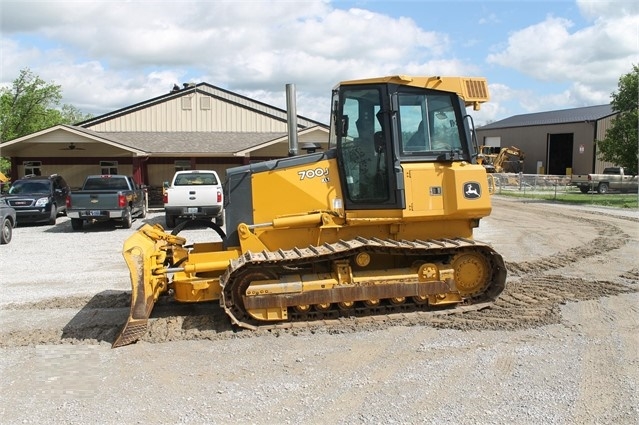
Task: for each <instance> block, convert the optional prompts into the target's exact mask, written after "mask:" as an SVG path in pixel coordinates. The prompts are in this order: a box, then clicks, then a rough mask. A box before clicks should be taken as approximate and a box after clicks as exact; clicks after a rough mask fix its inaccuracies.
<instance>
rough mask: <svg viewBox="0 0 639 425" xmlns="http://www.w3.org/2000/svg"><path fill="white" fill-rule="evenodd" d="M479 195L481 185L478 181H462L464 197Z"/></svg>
mask: <svg viewBox="0 0 639 425" xmlns="http://www.w3.org/2000/svg"><path fill="white" fill-rule="evenodd" d="M480 197H481V187H480V186H479V183H475V182H467V183H464V198H466V199H477V198H480Z"/></svg>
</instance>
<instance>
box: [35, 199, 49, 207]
mask: <svg viewBox="0 0 639 425" xmlns="http://www.w3.org/2000/svg"><path fill="white" fill-rule="evenodd" d="M48 203H49V198H40V199H38V200H37V201H36V203H35V206H36V207H44V206H46V205H47V204H48Z"/></svg>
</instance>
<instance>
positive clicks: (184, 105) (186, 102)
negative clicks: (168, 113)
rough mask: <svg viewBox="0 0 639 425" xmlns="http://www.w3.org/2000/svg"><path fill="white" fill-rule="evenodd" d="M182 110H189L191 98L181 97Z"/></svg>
mask: <svg viewBox="0 0 639 425" xmlns="http://www.w3.org/2000/svg"><path fill="white" fill-rule="evenodd" d="M182 109H183V110H190V109H191V98H190V97H187V96H185V97H183V98H182Z"/></svg>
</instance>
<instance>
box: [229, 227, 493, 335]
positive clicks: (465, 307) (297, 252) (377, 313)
mask: <svg viewBox="0 0 639 425" xmlns="http://www.w3.org/2000/svg"><path fill="white" fill-rule="evenodd" d="M464 249H473V250H475V251H477V250H482V251H484V252H485V253H486V254H487V255H486V256H487V258H488V259H489V261H490V265H491V268H492V270H493V274H492V277H491V283H490V284H489V286H488V288H487V290H486V291H484V293H482V294H479V296H477V297H475V298H473V299H467V300H465V302H464V303H463V304H461V305H456V306H454V307H453V308H450V307H449V308H441V307H438V308H437V309H432V308H429V306H428V305H424V304H415V303H412V302H406V303H404V304H401V305H392V304H379V305H376V306H361V307H359V306H358V307H357V308H353V309H347V310H340V309H338V308H337V306H332V308H331V309H330V310H327V311H309V312H304V313H301V312H296V311H294V309H289V319H288V321H286V322H277V323H272V322H262V321H257V320H255V319H254V318H252V317H250V316H249V314H248V313H247V312H246V311H245V310H244V309H243V307H242V306H241V305H239V303H237V302H235V301H234V297H233V289H234V285H236V284H237V278H238V276H239V275H240V274H241V273H242V272H243V271H245V270H250V269H253V270H259V269H264V268H266V267H268V268H269V269H276V270H277V271H278V272H280V273H283V274H285V273H286V272H287V271H288V272H289V273H290V272H291V270H292V269H294V268H296V267H301V266H308V265H311V264H313V263H319V262H327V261H335V260H338V259H340V258H346V257H349V256H352V255H356V254H357V253H359V252H364V251H366V252H374V253H377V254H379V253H382V254H387V255H414V256H416V257H417V256H419V257H420V258H424V257H425V256H431V257H440V256H446V255H454V254H455V253H456V252H459V251H463V250H464ZM505 281H506V271H505V266H504V263H503V259H502V258H501V256H500V255H499V254H497V253H496V252H494V251H493V250H492V248H490V247H489V246H488V245H486V244H484V243H482V242H479V241H475V240H471V239H464V238H455V239H429V240H413V241H408V240H401V241H396V240H392V239H378V238H371V239H368V238H364V237H358V238H355V239H350V240H340V241H337V242H334V243H325V244H323V245H319V246H309V247H306V248H297V247H295V248H293V249H289V250H283V249H280V250H277V251H261V252H250V251H249V252H246V253H245V254H244V255H242V256H240V257H238V258H237V259H235V260H233V261H231V264H230V265H229V267H228V269H227V270H226V272H225V273H224V274H223V275H222V276H221V277H220V285H221V286H222V297H221V299H220V304H221V306H222V308H224V310H225V311H226V313H227V314H228V315H229V316H230V318H231V320H232V322H233V323H234V324H236V325H239V326H242V327H246V328H249V329H256V328H258V327H259V328H260V329H267V330H268V329H286V328H303V327H309V326H316V325H317V324H318V323H322V322H323V323H338V322H339V320H340V317H356V318H361V319H363V320H368V319H367V318H369V317H371V318H373V319H372V320H379V319H378V318H382V317H385V318H391V319H392V318H393V317H396V316H397V315H407V314H409V315H410V314H419V315H420V316H422V317H423V315H433V316H434V315H442V314H457V313H463V312H467V311H477V310H482V309H485V308H487V307H490V306H491V305H492V303H493V301H494V300H495V299H496V298H497V296H498V295H499V294H500V293H501V292H502V291H503V289H504V287H505Z"/></svg>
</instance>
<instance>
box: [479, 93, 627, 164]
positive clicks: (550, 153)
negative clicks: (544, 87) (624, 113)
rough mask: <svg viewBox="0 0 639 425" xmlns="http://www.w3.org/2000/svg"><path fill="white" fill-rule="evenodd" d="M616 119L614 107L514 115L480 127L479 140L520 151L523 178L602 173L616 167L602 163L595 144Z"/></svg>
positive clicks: (599, 106)
mask: <svg viewBox="0 0 639 425" xmlns="http://www.w3.org/2000/svg"><path fill="white" fill-rule="evenodd" d="M616 115H617V114H616V113H615V112H613V110H612V106H611V105H598V106H587V107H583V108H573V109H564V110H558V111H549V112H538V113H534V114H523V115H515V116H512V117H510V118H506V119H503V120H501V121H496V122H493V123H490V124H487V125H485V126H482V127H478V128H477V129H476V133H477V140H478V142H479V144H483V145H487V146H495V147H506V146H516V147H518V148H519V149H521V150H522V151H523V152H524V154H525V159H524V169H523V172H524V174H555V175H570V174H571V173H572V174H588V173H599V172H601V171H602V170H603V169H604V167H606V166H610V165H614V164H609V163H605V162H602V161H600V160H599V158H598V152H597V143H596V142H597V140H602V139H604V137H605V134H606V131H607V129H608V128H609V127H610V125H611V122H612V120H613V119H614V117H615V116H616Z"/></svg>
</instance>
